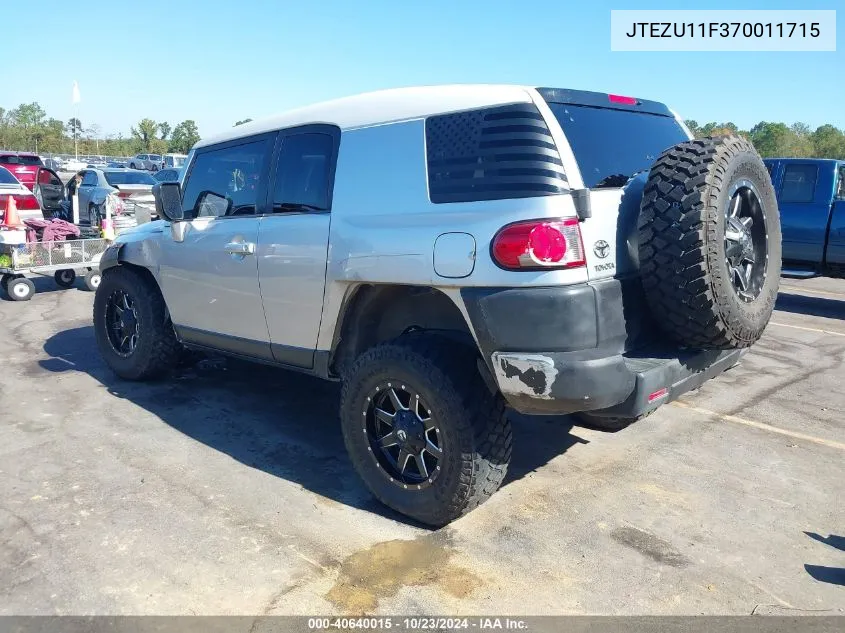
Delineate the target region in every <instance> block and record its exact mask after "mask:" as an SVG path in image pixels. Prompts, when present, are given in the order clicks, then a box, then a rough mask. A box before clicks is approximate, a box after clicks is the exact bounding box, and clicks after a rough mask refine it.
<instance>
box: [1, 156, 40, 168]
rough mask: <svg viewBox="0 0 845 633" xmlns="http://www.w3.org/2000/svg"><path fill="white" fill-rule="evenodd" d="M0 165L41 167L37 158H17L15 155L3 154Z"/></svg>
mask: <svg viewBox="0 0 845 633" xmlns="http://www.w3.org/2000/svg"><path fill="white" fill-rule="evenodd" d="M0 163H6V164H7V165H35V166H37V167H43V164H42V163H41V159H40V158H38V156H17V155H16V154H3V155H2V156H0Z"/></svg>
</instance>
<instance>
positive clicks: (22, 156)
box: [0, 152, 44, 191]
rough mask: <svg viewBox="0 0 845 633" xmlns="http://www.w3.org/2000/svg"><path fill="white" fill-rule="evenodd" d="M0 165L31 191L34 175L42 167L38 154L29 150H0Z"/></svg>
mask: <svg viewBox="0 0 845 633" xmlns="http://www.w3.org/2000/svg"><path fill="white" fill-rule="evenodd" d="M0 167H5V168H6V169H8V170H9V171H10V172H12V174H13V175H14V176H15V178H17V179H18V180H20V181H21V183H23V184H24V185H26V186H27V188H28V189H29V190H30V191H31V190H32V189H33V187H35V176H36V174H37V173H38V169H39V168H40V167H44V163H42V162H41V158H40V157H39V156H38V154H32V153H30V152H0Z"/></svg>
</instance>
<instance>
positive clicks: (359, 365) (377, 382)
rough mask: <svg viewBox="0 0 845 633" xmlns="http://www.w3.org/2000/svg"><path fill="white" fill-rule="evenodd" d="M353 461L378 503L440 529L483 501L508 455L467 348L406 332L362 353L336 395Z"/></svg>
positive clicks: (498, 418) (496, 411) (505, 426)
mask: <svg viewBox="0 0 845 633" xmlns="http://www.w3.org/2000/svg"><path fill="white" fill-rule="evenodd" d="M340 406H341V424H342V427H343V437H344V441H345V443H346V448H347V450H348V452H349V456H350V459H351V460H352V464H353V466H354V467H355V470H356V471H357V472H358V474H359V475H360V477H361V478H362V479H363V480H364V483H365V484H366V485H367V487H368V488H369V489H370V491H372V493H373V494H374V495H375V496H376V497H377V498H378V499H379V500H380V501H381V502H382V503H384V504H385V505H387V506H389V507H391V508H393V509H394V510H397V511H398V512H401V513H402V514H405V515H408V516H410V517H412V518H414V519H417V520H419V521H421V522H422V523H425V524H428V525H432V526H442V525H445V524H447V523H449V522H450V521H452V520H454V519H456V518H458V517H459V516H461V515H463V514H466V513H467V512H469V511H470V510H472V509H473V508H475V507H476V506H478V505H479V504H481V503H483V502H484V501H485V500H486V499H488V498H489V497H490V496H491V495H492V494H493V493H494V492H495V491H496V490H498V488H499V486H500V485H501V483H502V480H503V479H504V477H505V473H506V472H507V467H508V462H509V461H510V455H511V430H510V423H509V421H508V419H507V417H506V414H505V406H504V401H503V400H502V398H501V397H500V396H498V395H493V394H491V393H490V390H489V389H488V388H487V387H486V385H485V384H484V381H483V380H482V379H481V377H480V375H479V373H478V370H477V367H476V357H475V354H474V353H472V351H471V350H461V349H457V350H456V348H455V345H454V343H452V342H450V341H448V340H446V339H443V338H442V337H439V336H431V335H413V336H407V337H403V338H400V339H397V340H395V341H392V342H389V343H385V344H382V345H379V346H377V347H374V348H372V349H370V350H369V351H367V352H365V353H364V354H363V355H362V356H360V357H359V358H358V360H357V361H356V362H355V363H354V365H353V366H352V368H351V369H350V371H349V373H348V375H347V377H346V380H345V382H344V385H343V392H342V395H341V405H340Z"/></svg>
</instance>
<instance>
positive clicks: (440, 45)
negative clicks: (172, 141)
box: [0, 0, 845, 136]
mask: <svg viewBox="0 0 845 633" xmlns="http://www.w3.org/2000/svg"><path fill="white" fill-rule="evenodd" d="M36 4H37V7H36V6H35V5H36ZM685 4H687V6H684V3H680V6H679V3H678V2H677V1H675V2H653V1H652V2H643V3H639V2H625V1H624V0H617V1H616V2H607V1H605V0H587V1H584V0H519V1H503V0H427V1H421V0H413V1H412V0H357V1H355V0H346V1H334V0H332V1H329V0H325V1H319V0H298V1H296V2H291V1H288V0H278V1H275V2H274V1H270V0H238V1H236V2H233V1H231V0H226V1H221V0H207V1H206V2H198V1H195V0H181V1H180V0H171V1H168V2H164V1H158V0H129V1H127V2H118V1H116V0H111V1H109V2H94V1H90V2H80V3H69V2H67V1H66V0H61V1H50V0H39V2H37V3H35V4H33V3H32V2H20V1H18V2H4V3H3V18H4V19H3V23H4V28H3V38H4V40H5V42H4V50H5V51H7V55H6V56H5V63H4V64H3V70H2V71H0V86H2V89H0V107H4V108H7V109H9V108H13V107H16V106H17V105H18V104H20V103H22V102H30V101H38V102H39V103H40V104H41V105H42V106H43V107H44V108H45V109H46V110H47V113H48V116H54V117H56V118H60V119H62V120H65V121H66V120H67V119H68V118H70V117H71V116H72V115H73V109H72V106H71V102H70V100H71V84H72V81H73V80H74V79H78V81H79V85H80V91H81V95H82V103H81V104H80V115H79V116H80V119H81V120H82V122H83V125H85V126H88V125H90V124H92V123H97V124H99V125H100V126H101V127H102V129H103V130H104V132H106V133H117V132H122V133H123V135H124V136H126V135H128V134H129V127H130V126H131V125H133V124H134V123H136V122H137V121H138V120H139V119H141V118H143V117H150V118H153V119H155V120H157V121H163V120H166V121H168V122H170V124H171V125H175V124H176V123H178V122H179V121H181V120H183V119H194V120H195V121H196V122H197V124H198V126H199V130H200V134H202V135H203V136H206V135H210V134H213V133H215V132H217V131H219V130H221V129H223V128H226V127H229V126H231V125H232V124H233V123H234V122H235V121H236V120H238V119H242V118H246V117H252V118H259V117H261V116H265V115H269V114H272V113H274V112H278V111H282V110H286V109H288V108H291V107H296V106H300V105H305V104H308V103H312V102H315V101H321V100H324V99H329V98H333V97H339V96H344V95H349V94H354V93H358V92H364V91H368V90H374V89H380V88H389V87H397V86H408V85H419V84H437V83H499V82H502V83H520V84H531V85H545V86H555V87H568V88H578V89H585V90H598V91H603V92H614V93H619V94H630V95H634V96H638V97H643V98H649V99H655V100H659V101H664V102H666V103H667V104H669V105H670V107H672V108H673V109H675V110H676V111H678V112H679V113H680V114H681V116H683V117H684V118H689V119H696V120H697V121H698V122H699V123H705V122H707V121H719V122H722V121H728V120H731V121H734V122H735V123H737V124H738V125H739V126H740V127H749V126H751V125H753V124H755V123H757V122H758V121H760V120H769V121H785V122H787V123H792V122H794V121H803V122H806V123H808V124H810V125H811V126H813V127H815V126H817V125H820V124H822V123H828V122H830V123H833V124H835V125H837V126H838V127H840V128H842V127H845V68H843V66H845V43H843V42H842V38H843V35H842V34H843V33H845V29H843V19H845V18H843V15H844V14H845V5H842V4H841V2H840V0H801V1H800V2H795V1H794V0H792V1H784V0H769V1H755V0H747V1H745V2H726V1H720V0H714V1H712V2H704V1H700V2H689V3H685ZM837 5H838V6H839V8H840V9H841V10H840V11H839V12H838V14H837V22H838V24H837V30H838V32H839V33H840V38H839V39H840V42H839V46H838V48H839V50H838V51H837V52H835V53H619V52H616V53H614V52H611V51H610V35H609V29H610V9H611V8H616V9H659V8H667V9H668V8H673V9H677V8H700V9H705V8H706V9H719V8H725V9H727V8H744V9H757V8H772V9H794V8H803V9H834V8H837ZM74 7H76V8H74ZM71 15H74V16H75V17H73V18H71ZM47 33H49V34H52V35H54V36H55V37H52V38H50V39H49V40H48V39H46V38H45V37H43V34H47ZM10 51H21V54H20V56H17V55H15V54H11V53H9V52H10ZM13 64H14V70H13V69H12V65H13Z"/></svg>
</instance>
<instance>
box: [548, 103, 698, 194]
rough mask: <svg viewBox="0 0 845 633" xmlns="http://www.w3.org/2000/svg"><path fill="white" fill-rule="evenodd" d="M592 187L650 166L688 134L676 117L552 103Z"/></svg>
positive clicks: (616, 182) (617, 180)
mask: <svg viewBox="0 0 845 633" xmlns="http://www.w3.org/2000/svg"><path fill="white" fill-rule="evenodd" d="M549 107H550V108H551V110H552V112H553V113H554V115H555V117H556V118H557V120H558V122H559V123H560V126H561V127H562V128H563V131H564V133H565V134H566V138H567V139H568V140H569V144H570V145H571V146H572V152H573V153H574V154H575V160H576V162H577V163H578V167H579V169H580V170H581V176H582V177H583V179H584V186H585V187H588V188H594V187H605V186H621V184H624V180H623V179H627V178H628V177H630V176H632V175H633V174H635V173H637V172H640V171H644V170H646V169H648V168H649V167H651V164H652V163H653V162H654V161H655V160H657V157H658V156H660V154H661V152H663V150H665V149H668V148H669V147H671V146H672V145H675V144H677V143H682V142H684V141H686V140H687V135H686V133H685V132H684V130H683V128H681V126H680V125H679V124H678V122H677V121H676V120H675V119H673V118H672V117H667V116H661V115H657V114H647V113H644V112H631V111H629V110H613V109H610V108H596V107H591V106H582V105H572V104H568V103H567V104H564V103H550V104H549Z"/></svg>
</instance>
